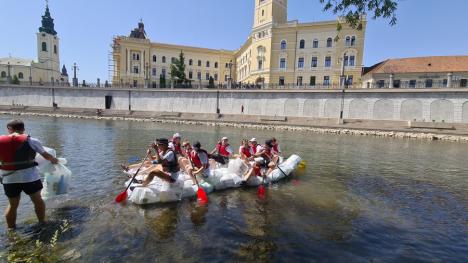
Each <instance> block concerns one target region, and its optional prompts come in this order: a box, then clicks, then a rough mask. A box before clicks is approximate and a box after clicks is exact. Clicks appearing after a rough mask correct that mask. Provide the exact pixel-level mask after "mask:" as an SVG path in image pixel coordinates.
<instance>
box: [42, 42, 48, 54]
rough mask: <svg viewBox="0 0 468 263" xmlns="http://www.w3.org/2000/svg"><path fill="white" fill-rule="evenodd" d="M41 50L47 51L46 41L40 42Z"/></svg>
mask: <svg viewBox="0 0 468 263" xmlns="http://www.w3.org/2000/svg"><path fill="white" fill-rule="evenodd" d="M42 51H44V52H47V44H46V42H42Z"/></svg>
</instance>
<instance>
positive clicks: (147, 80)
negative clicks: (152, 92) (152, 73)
mask: <svg viewBox="0 0 468 263" xmlns="http://www.w3.org/2000/svg"><path fill="white" fill-rule="evenodd" d="M145 87H146V88H149V65H148V62H146V63H145Z"/></svg>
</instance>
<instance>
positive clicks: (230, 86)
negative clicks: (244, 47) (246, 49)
mask: <svg viewBox="0 0 468 263" xmlns="http://www.w3.org/2000/svg"><path fill="white" fill-rule="evenodd" d="M228 67H229V79H228V89H231V88H232V60H230V61H229V64H228Z"/></svg>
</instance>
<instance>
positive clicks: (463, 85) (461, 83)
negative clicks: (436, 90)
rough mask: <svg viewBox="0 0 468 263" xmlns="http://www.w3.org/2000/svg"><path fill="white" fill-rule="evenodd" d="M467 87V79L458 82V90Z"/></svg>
mask: <svg viewBox="0 0 468 263" xmlns="http://www.w3.org/2000/svg"><path fill="white" fill-rule="evenodd" d="M467 86H468V80H467V79H461V80H460V88H466V87H467Z"/></svg>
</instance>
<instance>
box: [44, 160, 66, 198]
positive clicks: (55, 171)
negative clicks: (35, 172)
mask: <svg viewBox="0 0 468 263" xmlns="http://www.w3.org/2000/svg"><path fill="white" fill-rule="evenodd" d="M58 159H59V163H58V164H52V163H50V162H49V163H48V164H44V165H42V166H41V167H40V168H39V172H40V173H41V175H43V176H44V185H45V187H44V191H43V195H44V197H52V196H57V195H62V194H66V193H68V188H69V184H70V178H71V176H72V172H71V171H70V170H69V169H68V168H67V167H66V166H65V164H66V163H67V160H66V159H64V158H58Z"/></svg>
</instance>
